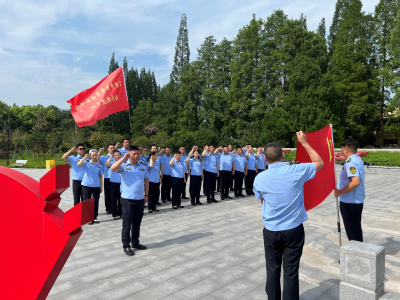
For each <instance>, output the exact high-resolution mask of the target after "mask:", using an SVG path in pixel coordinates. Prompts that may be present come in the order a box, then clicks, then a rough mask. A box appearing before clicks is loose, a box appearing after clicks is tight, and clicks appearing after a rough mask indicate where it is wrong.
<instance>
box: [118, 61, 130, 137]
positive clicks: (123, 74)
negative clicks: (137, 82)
mask: <svg viewBox="0 0 400 300" xmlns="http://www.w3.org/2000/svg"><path fill="white" fill-rule="evenodd" d="M120 68H122V67H120ZM122 76H123V77H124V86H125V93H126V99H127V100H128V105H129V109H128V115H129V125H130V127H131V137H132V144H133V130H132V118H131V104H130V103H129V99H128V92H127V91H126V80H125V74H124V70H122Z"/></svg>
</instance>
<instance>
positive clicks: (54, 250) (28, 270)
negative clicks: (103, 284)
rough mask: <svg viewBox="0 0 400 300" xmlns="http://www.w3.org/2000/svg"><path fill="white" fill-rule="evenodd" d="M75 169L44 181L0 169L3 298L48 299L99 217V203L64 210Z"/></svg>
mask: <svg viewBox="0 0 400 300" xmlns="http://www.w3.org/2000/svg"><path fill="white" fill-rule="evenodd" d="M69 183H70V180H69V165H60V166H56V167H54V168H53V169H51V170H50V171H49V172H47V173H46V175H44V176H43V177H42V178H41V179H40V181H39V182H38V181H36V180H34V179H33V178H31V177H29V176H27V175H25V174H23V173H21V172H19V171H16V170H12V169H8V168H5V167H0V204H1V209H2V216H1V218H0V226H1V234H0V241H1V247H0V295H1V296H0V297H1V299H46V297H47V295H48V293H49V292H50V290H51V288H52V286H53V284H54V282H55V281H56V279H57V277H58V275H59V274H60V272H61V270H62V268H63V266H64V264H65V262H66V261H67V259H68V257H69V255H70V254H71V252H72V250H73V248H74V247H75V245H76V243H77V241H78V239H79V237H80V236H81V234H82V228H81V226H82V225H84V224H86V223H88V222H90V221H91V220H92V219H93V210H94V199H90V200H86V201H83V202H82V203H80V204H78V205H76V206H75V207H73V208H71V209H70V210H68V211H67V212H65V213H64V212H63V211H62V210H61V209H60V208H59V207H58V204H59V203H60V200H61V198H60V195H61V193H63V192H64V191H65V190H66V189H67V188H68V187H69Z"/></svg>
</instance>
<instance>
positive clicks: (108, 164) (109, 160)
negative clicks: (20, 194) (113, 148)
mask: <svg viewBox="0 0 400 300" xmlns="http://www.w3.org/2000/svg"><path fill="white" fill-rule="evenodd" d="M113 157H114V155H113V154H112V153H110V157H109V158H108V159H107V161H106V167H107V168H109V167H111V164H110V163H111V160H112V158H113Z"/></svg>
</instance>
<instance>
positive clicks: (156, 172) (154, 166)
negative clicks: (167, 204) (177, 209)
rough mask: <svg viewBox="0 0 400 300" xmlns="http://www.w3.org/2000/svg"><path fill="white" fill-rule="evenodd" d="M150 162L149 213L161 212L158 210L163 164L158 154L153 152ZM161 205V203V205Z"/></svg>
mask: <svg viewBox="0 0 400 300" xmlns="http://www.w3.org/2000/svg"><path fill="white" fill-rule="evenodd" d="M148 160H149V204H148V212H149V213H152V212H153V211H159V210H158V209H157V204H158V203H159V202H158V198H159V197H160V182H161V174H162V170H163V164H162V163H161V160H160V159H158V157H157V152H156V151H154V152H151V153H150V156H149V158H148ZM160 204H161V203H160Z"/></svg>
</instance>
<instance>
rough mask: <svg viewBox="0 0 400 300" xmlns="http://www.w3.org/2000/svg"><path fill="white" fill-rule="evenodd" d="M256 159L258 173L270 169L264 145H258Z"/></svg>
mask: <svg viewBox="0 0 400 300" xmlns="http://www.w3.org/2000/svg"><path fill="white" fill-rule="evenodd" d="M256 159H257V169H258V173H261V172H262V171H265V170H266V169H268V166H267V163H266V161H265V155H264V149H263V147H258V148H257V155H256Z"/></svg>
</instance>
